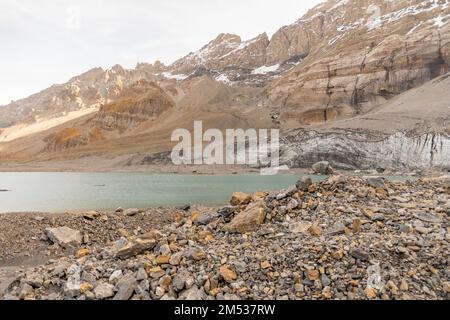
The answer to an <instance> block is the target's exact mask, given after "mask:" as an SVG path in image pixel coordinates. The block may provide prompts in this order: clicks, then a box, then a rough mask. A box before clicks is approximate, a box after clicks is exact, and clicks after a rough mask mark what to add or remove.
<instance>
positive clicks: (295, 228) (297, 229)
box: [289, 221, 312, 234]
mask: <svg viewBox="0 0 450 320" xmlns="http://www.w3.org/2000/svg"><path fill="white" fill-rule="evenodd" d="M311 226H312V223H311V222H305V221H297V222H292V223H290V224H289V231H291V232H292V233H294V234H300V233H303V234H305V233H307V232H308V230H309V228H311Z"/></svg>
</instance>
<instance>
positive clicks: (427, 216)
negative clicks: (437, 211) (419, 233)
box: [416, 212, 441, 223]
mask: <svg viewBox="0 0 450 320" xmlns="http://www.w3.org/2000/svg"><path fill="white" fill-rule="evenodd" d="M416 218H417V219H419V220H422V221H424V222H430V223H441V219H439V218H438V217H436V216H435V215H434V214H431V213H424V212H421V213H418V214H416Z"/></svg>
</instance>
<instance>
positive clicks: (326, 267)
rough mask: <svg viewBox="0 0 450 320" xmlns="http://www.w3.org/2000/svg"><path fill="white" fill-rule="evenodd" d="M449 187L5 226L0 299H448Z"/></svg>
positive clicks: (2, 221) (368, 184) (316, 189)
mask: <svg viewBox="0 0 450 320" xmlns="http://www.w3.org/2000/svg"><path fill="white" fill-rule="evenodd" d="M449 214H450V178H449V177H441V178H429V179H427V178H422V179H420V180H417V181H411V182H408V181H407V182H389V181H387V180H385V179H383V178H377V177H348V176H339V175H335V176H331V177H330V178H328V180H326V181H324V182H320V183H312V182H311V181H310V180H309V179H308V178H302V179H301V180H299V182H298V183H297V185H296V186H292V187H290V188H288V189H286V190H281V191H278V192H274V193H255V194H253V195H247V194H244V193H239V192H236V193H235V194H233V197H232V199H231V200H230V206H228V207H223V208H205V207H195V206H193V207H189V206H186V207H184V208H159V209H146V210H138V209H125V210H123V209H121V208H119V209H118V210H117V211H116V212H86V213H80V214H70V213H66V214H58V215H50V214H38V213H33V214H31V213H24V214H9V215H8V214H6V215H1V216H0V299H8V300H17V299H25V300H34V299H36V300H61V299H76V300H103V299H114V300H129V299H132V300H148V299H152V300H155V299H163V300H172V299H188V300H241V299H243V300H248V299H255V300H262V299H284V300H286V299H290V300H294V299H306V300H310V299H314V300H316V299H320V300H322V299H338V300H354V299H386V300H398V299H405V300H415V299H433V300H434V299H439V300H444V299H448V298H449V297H450V269H449V265H450V256H449V252H450V250H449V249H450V245H449V242H450V224H449Z"/></svg>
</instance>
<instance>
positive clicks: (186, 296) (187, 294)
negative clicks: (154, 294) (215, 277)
mask: <svg viewBox="0 0 450 320" xmlns="http://www.w3.org/2000/svg"><path fill="white" fill-rule="evenodd" d="M205 299H206V294H205V292H204V291H203V290H201V289H199V288H198V287H196V286H193V287H192V288H190V289H188V290H185V291H184V292H182V293H181V294H180V300H189V301H197V300H205Z"/></svg>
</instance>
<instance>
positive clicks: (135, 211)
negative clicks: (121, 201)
mask: <svg viewBox="0 0 450 320" xmlns="http://www.w3.org/2000/svg"><path fill="white" fill-rule="evenodd" d="M141 212H142V210H139V209H126V210H124V211H123V214H124V215H126V216H128V217H134V216H135V215H137V214H139V213H141Z"/></svg>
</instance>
